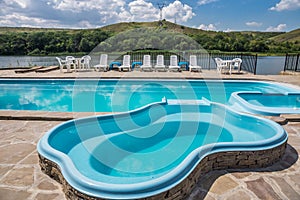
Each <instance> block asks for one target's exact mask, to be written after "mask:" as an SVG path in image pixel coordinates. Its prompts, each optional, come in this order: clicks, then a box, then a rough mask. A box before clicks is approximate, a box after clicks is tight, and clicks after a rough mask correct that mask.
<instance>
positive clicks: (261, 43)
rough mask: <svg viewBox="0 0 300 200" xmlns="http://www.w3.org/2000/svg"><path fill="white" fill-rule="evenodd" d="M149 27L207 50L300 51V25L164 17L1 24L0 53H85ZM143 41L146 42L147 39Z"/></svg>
mask: <svg viewBox="0 0 300 200" xmlns="http://www.w3.org/2000/svg"><path fill="white" fill-rule="evenodd" d="M148 27H151V28H154V29H158V30H160V29H163V30H167V31H171V32H175V33H182V34H185V35H187V36H189V37H191V38H192V39H194V40H195V41H196V42H197V43H198V44H200V45H201V46H202V47H203V48H204V49H206V50H208V51H220V52H256V53H267V54H269V53H292V52H300V29H297V30H294V31H291V32H288V33H285V32H257V31H240V32H222V31H204V30H199V29H196V28H191V27H186V26H183V25H178V24H174V23H171V22H168V21H166V20H163V21H162V22H158V21H154V22H128V23H117V24H111V25H108V26H104V27H101V28H97V29H50V28H23V27H20V28H14V27H0V55H53V54H64V53H74V54H76V53H80V52H81V53H88V52H90V51H92V50H93V49H94V48H95V47H96V46H97V45H98V44H99V43H101V42H103V41H105V40H107V39H108V38H111V37H112V36H115V35H117V34H119V33H121V32H124V31H127V30H133V29H137V28H148ZM152 39H153V38H152ZM148 40H150V38H148ZM120 42H123V41H120ZM127 42H128V41H127ZM143 42H144V43H145V44H147V43H149V41H147V39H146V40H145V41H143ZM141 44H143V43H141V41H140V44H139V45H140V46H142V45H141ZM122 45H123V46H124V45H125V44H122ZM179 46H180V45H179Z"/></svg>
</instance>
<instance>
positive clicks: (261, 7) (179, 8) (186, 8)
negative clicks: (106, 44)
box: [0, 0, 300, 31]
mask: <svg viewBox="0 0 300 200" xmlns="http://www.w3.org/2000/svg"><path fill="white" fill-rule="evenodd" d="M162 2H164V4H165V7H164V8H163V18H164V19H167V20H169V21H171V22H176V23H178V24H182V25H186V26H190V27H194V28H199V29H204V30H215V31H246V30H253V31H291V30H294V29H297V28H300V0H194V1H192V0H181V1H180V0H171V1H159V0H38V1H37V0H0V26H10V27H44V28H46V27H47V28H97V27H102V26H105V25H108V24H112V23H118V22H132V21H154V20H158V19H159V9H158V6H157V4H158V3H162Z"/></svg>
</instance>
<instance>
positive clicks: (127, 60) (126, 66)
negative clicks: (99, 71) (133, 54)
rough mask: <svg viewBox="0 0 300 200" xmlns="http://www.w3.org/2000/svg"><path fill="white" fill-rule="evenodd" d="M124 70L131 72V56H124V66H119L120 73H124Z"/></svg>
mask: <svg viewBox="0 0 300 200" xmlns="http://www.w3.org/2000/svg"><path fill="white" fill-rule="evenodd" d="M124 69H126V70H128V71H131V66H130V55H124V56H123V64H122V65H121V66H119V71H122V70H123V71H124Z"/></svg>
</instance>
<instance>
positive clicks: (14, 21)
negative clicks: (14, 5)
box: [0, 13, 59, 27]
mask: <svg viewBox="0 0 300 200" xmlns="http://www.w3.org/2000/svg"><path fill="white" fill-rule="evenodd" d="M0 24H2V25H4V26H12V27H14V26H22V27H27V26H30V27H43V26H45V25H46V26H47V27H57V26H58V24H59V23H58V21H56V20H45V19H41V18H36V17H28V16H25V15H20V14H19V13H11V14H9V15H6V16H4V17H3V16H0Z"/></svg>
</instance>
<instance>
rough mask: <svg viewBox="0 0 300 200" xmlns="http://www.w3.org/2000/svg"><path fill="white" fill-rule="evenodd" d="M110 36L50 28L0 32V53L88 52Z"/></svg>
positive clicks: (46, 53)
mask: <svg viewBox="0 0 300 200" xmlns="http://www.w3.org/2000/svg"><path fill="white" fill-rule="evenodd" d="M109 37H110V33H109V32H106V31H102V30H100V29H95V30H78V31H74V30H73V31H70V30H64V31H61V30H57V31H54V30H51V31H47V30H45V31H30V32H26V31H25V32H16V31H15V32H4V33H0V55H51V54H59V53H66V52H67V53H78V52H90V51H91V50H92V49H93V48H94V47H95V46H97V45H98V44H99V43H101V42H102V41H104V40H106V39H107V38H109Z"/></svg>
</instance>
